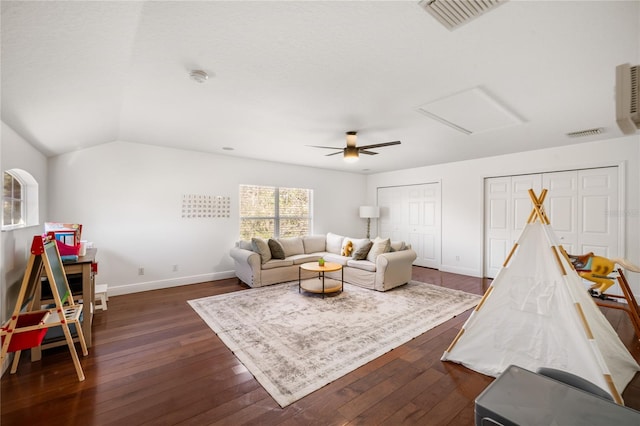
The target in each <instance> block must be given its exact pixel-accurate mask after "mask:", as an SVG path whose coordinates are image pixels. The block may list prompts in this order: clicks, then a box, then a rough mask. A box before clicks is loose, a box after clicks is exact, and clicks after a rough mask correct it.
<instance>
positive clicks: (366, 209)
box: [360, 206, 380, 238]
mask: <svg viewBox="0 0 640 426" xmlns="http://www.w3.org/2000/svg"><path fill="white" fill-rule="evenodd" d="M360 217H361V218H363V219H367V238H370V235H371V218H378V217H380V207H378V206H360Z"/></svg>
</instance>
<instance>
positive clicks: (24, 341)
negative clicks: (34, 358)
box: [2, 311, 49, 352]
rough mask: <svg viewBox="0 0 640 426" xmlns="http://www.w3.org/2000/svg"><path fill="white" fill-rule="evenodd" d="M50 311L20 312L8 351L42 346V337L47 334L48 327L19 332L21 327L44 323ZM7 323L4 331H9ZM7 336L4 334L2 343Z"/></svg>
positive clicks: (3, 328)
mask: <svg viewBox="0 0 640 426" xmlns="http://www.w3.org/2000/svg"><path fill="white" fill-rule="evenodd" d="M48 313H49V312H48V311H40V312H29V313H25V314H20V316H18V322H17V323H16V329H15V330H14V331H13V333H12V337H11V342H9V349H8V350H7V352H16V351H21V350H24V349H29V348H33V347H34V346H40V344H41V343H42V339H44V336H45V334H47V328H38V329H35V330H29V331H24V332H19V331H18V330H19V329H20V328H25V327H31V326H34V325H38V324H42V323H43V322H44V319H45V317H46V315H47V314H48ZM6 326H7V324H5V326H3V327H2V331H3V332H6V331H7V327H6ZM4 338H5V336H4V335H3V336H2V343H3V344H4Z"/></svg>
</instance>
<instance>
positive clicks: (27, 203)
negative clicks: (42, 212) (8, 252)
mask: <svg viewBox="0 0 640 426" xmlns="http://www.w3.org/2000/svg"><path fill="white" fill-rule="evenodd" d="M3 183H4V191H3V194H2V230H3V231H8V230H11V229H16V228H24V227H26V226H31V225H37V224H38V183H37V182H36V180H35V179H34V178H33V176H31V175H30V174H29V173H27V172H25V171H24V170H20V169H11V170H7V171H5V172H4V173H3Z"/></svg>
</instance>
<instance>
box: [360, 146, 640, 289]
mask: <svg viewBox="0 0 640 426" xmlns="http://www.w3.org/2000/svg"><path fill="white" fill-rule="evenodd" d="M611 165H624V170H625V173H626V176H624V178H623V179H624V184H625V189H626V190H625V193H626V196H625V212H623V214H624V215H625V218H626V233H625V238H626V241H625V246H626V247H625V254H624V255H625V257H627V258H628V259H629V260H631V261H632V262H633V263H635V264H640V241H639V240H640V224H639V222H640V201H639V200H640V174H639V169H640V136H635V135H634V136H628V137H624V138H618V139H611V140H607V141H599V142H592V143H587V144H580V145H572V146H566V147H561V148H554V149H546V150H540V151H530V152H524V153H519V154H510V155H503V156H497V157H489V158H483V159H478V160H471V161H462V162H456V163H450V164H441V165H436V166H429V167H419V168H414V169H409V170H403V171H396V172H389V173H380V174H375V175H371V176H369V179H368V182H367V200H368V202H371V203H373V202H375V200H376V193H377V188H378V187H385V186H395V185H411V184H418V183H426V182H437V181H441V182H442V267H441V270H443V271H447V272H455V273H460V274H465V275H471V276H478V277H480V276H482V274H483V226H484V225H483V224H484V221H483V220H484V204H483V200H484V197H483V180H484V178H486V177H492V176H508V175H515V174H527V173H538V172H548V171H555V170H572V169H581V168H590V167H602V166H611ZM552 225H553V224H552ZM458 258H459V260H457V259H458ZM628 275H630V276H629V277H628V278H629V281H630V285H631V286H632V288H633V289H634V293H635V294H639V295H640V279H639V278H640V277H639V275H640V274H634V273H631V274H628Z"/></svg>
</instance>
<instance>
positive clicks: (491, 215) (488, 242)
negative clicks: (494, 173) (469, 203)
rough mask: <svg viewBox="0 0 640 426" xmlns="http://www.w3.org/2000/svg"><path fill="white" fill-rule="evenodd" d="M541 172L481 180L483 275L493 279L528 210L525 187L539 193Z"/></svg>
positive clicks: (529, 203) (525, 219)
mask: <svg viewBox="0 0 640 426" xmlns="http://www.w3.org/2000/svg"><path fill="white" fill-rule="evenodd" d="M541 183H542V180H541V175H539V174H537V175H521V176H506V177H499V178H490V179H485V190H484V193H485V215H484V218H485V225H484V229H485V244H484V247H485V276H487V277H489V278H494V277H495V276H496V275H497V274H498V271H499V270H500V268H502V265H503V263H504V261H505V260H506V258H507V255H508V254H509V252H510V251H511V248H512V247H513V245H514V244H515V242H516V241H517V240H518V238H519V237H520V234H521V233H522V229H523V228H524V225H525V224H526V223H527V219H528V218H529V214H530V213H531V208H532V205H531V198H530V197H529V189H533V190H534V191H535V192H536V195H538V194H539V193H540V186H541Z"/></svg>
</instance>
